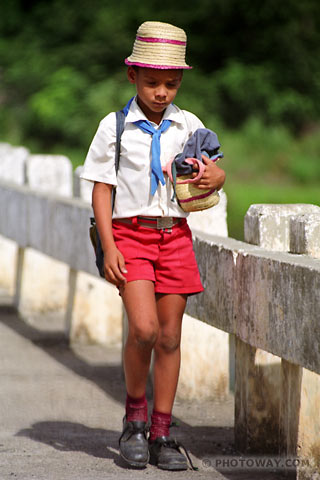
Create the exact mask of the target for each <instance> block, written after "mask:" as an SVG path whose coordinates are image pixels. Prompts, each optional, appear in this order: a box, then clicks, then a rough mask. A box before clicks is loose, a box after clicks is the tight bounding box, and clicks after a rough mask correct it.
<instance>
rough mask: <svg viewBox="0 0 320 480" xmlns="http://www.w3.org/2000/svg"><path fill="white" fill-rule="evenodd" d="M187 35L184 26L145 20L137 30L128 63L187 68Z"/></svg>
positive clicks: (165, 67)
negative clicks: (179, 26)
mask: <svg viewBox="0 0 320 480" xmlns="http://www.w3.org/2000/svg"><path fill="white" fill-rule="evenodd" d="M186 45H187V36H186V34H185V31H184V30H182V28H178V27H175V26H174V25H170V24H169V23H162V22H144V23H143V24H142V25H140V27H139V28H138V31H137V36H136V39H135V42H134V45H133V50H132V54H131V55H130V57H128V58H126V59H125V63H126V65H136V66H138V67H147V68H160V69H171V68H179V69H187V68H192V67H189V65H187V64H186V61H185V54H186Z"/></svg>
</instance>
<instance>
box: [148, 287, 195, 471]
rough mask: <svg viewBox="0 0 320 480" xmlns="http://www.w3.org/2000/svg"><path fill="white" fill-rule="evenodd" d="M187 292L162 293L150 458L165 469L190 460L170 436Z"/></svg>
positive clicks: (180, 466)
mask: <svg viewBox="0 0 320 480" xmlns="http://www.w3.org/2000/svg"><path fill="white" fill-rule="evenodd" d="M186 302H187V295H174V294H165V295H164V294H162V295H160V294H158V295H157V311H158V322H159V334H158V338H157V342H156V344H155V347H154V353H155V358H154V408H153V413H152V416H151V422H152V423H151V429H150V437H149V442H150V461H151V462H152V463H154V464H156V465H157V466H158V467H159V468H161V469H164V470H186V469H187V468H188V464H187V461H186V458H185V457H184V455H183V454H182V453H181V452H180V450H179V447H178V445H177V444H176V442H175V441H174V440H172V439H171V438H170V437H169V427H170V423H171V412H172V407H173V402H174V398H175V394H176V389H177V383H178V378H179V370H180V340H181V325H182V317H183V313H184V310H185V306H186Z"/></svg>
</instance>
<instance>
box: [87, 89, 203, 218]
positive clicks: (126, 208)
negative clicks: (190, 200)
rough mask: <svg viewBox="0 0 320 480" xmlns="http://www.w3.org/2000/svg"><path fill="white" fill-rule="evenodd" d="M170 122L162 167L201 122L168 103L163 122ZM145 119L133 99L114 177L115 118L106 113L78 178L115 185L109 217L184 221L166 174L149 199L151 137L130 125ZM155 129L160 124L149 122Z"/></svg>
mask: <svg viewBox="0 0 320 480" xmlns="http://www.w3.org/2000/svg"><path fill="white" fill-rule="evenodd" d="M165 119H168V120H171V125H170V127H169V128H168V130H166V131H165V132H164V133H162V134H161V138H160V146H161V154H160V161H161V165H162V166H165V165H166V164H167V162H168V161H169V160H171V159H172V158H174V157H175V156H176V155H177V154H178V153H181V152H182V150H183V147H184V145H185V143H186V142H187V140H188V139H189V137H190V136H191V135H192V134H193V133H194V132H195V131H196V130H197V129H198V128H204V125H203V123H202V122H201V121H200V120H199V118H198V117H196V116H195V115H194V114H193V113H190V112H187V111H185V110H181V109H180V108H178V107H177V106H176V105H172V104H171V105H169V106H168V107H167V108H166V110H165V112H164V115H163V120H165ZM137 120H147V118H146V116H145V115H144V113H143V112H142V110H141V109H140V107H139V106H138V104H137V101H136V98H135V99H134V100H133V101H132V103H131V105H130V109H129V112H128V115H127V116H126V119H125V127H124V131H123V134H122V137H121V151H120V163H119V170H118V174H117V175H116V172H115V145H116V115H115V113H114V112H112V113H110V114H109V115H107V116H106V117H105V118H104V119H103V120H102V121H101V122H100V125H99V128H98V130H97V132H96V134H95V136H94V138H93V141H92V143H91V145H90V148H89V151H88V154H87V157H86V160H85V164H84V170H83V172H82V175H81V178H83V179H85V180H89V181H92V182H102V183H107V184H111V185H115V186H116V188H117V194H116V200H115V205H114V210H113V218H126V217H135V216H137V215H143V216H149V217H162V216H165V217H181V218H183V217H187V216H188V213H186V212H184V211H183V210H182V209H181V208H180V207H179V205H178V203H177V201H176V200H175V201H172V200H171V197H172V195H173V189H172V185H171V182H170V180H169V178H168V176H167V174H165V175H164V178H165V181H166V184H165V185H162V184H161V183H159V184H158V188H157V191H156V192H155V194H154V195H153V196H152V195H151V141H152V136H151V135H150V134H148V133H145V132H143V131H142V130H141V129H140V128H139V127H137V126H136V125H135V124H134V122H136V121H137ZM151 124H152V125H153V127H154V128H156V129H157V128H158V127H159V125H157V124H155V123H153V122H151Z"/></svg>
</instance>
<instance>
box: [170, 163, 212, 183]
mask: <svg viewBox="0 0 320 480" xmlns="http://www.w3.org/2000/svg"><path fill="white" fill-rule="evenodd" d="M185 162H186V163H189V165H198V168H199V172H198V175H196V176H195V177H194V178H188V179H187V180H180V181H179V180H176V178H174V176H173V175H172V170H173V168H174V167H176V165H175V162H174V159H172V160H170V161H169V162H168V163H167V164H166V166H165V167H164V169H163V171H164V172H165V173H167V174H168V177H169V178H170V180H171V182H172V183H173V184H174V185H183V184H184V183H195V182H197V181H198V180H200V178H201V177H202V175H203V172H204V170H205V166H204V164H203V163H202V162H201V160H198V159H197V158H186V159H185ZM175 172H176V168H175Z"/></svg>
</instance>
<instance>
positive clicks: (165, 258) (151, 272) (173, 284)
mask: <svg viewBox="0 0 320 480" xmlns="http://www.w3.org/2000/svg"><path fill="white" fill-rule="evenodd" d="M112 231H113V236H114V239H115V242H116V245H117V248H118V249H119V250H120V252H121V253H122V255H123V256H124V259H125V263H126V269H127V270H128V273H126V274H124V276H125V277H126V279H127V282H132V281H134V280H151V281H152V282H154V285H155V292H156V293H178V294H183V293H184V294H193V293H199V292H202V291H203V286H202V284H201V280H200V275H199V270H198V265H197V262H196V259H195V255H194V251H193V245H192V235H191V231H190V228H189V226H188V224H187V222H186V220H185V219H182V220H181V221H180V222H179V223H178V224H177V225H174V226H173V227H172V231H171V233H170V232H167V231H163V230H157V229H154V228H148V227H144V226H141V225H138V224H135V225H133V224H127V223H122V222H121V221H117V220H113V222H112Z"/></svg>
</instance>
